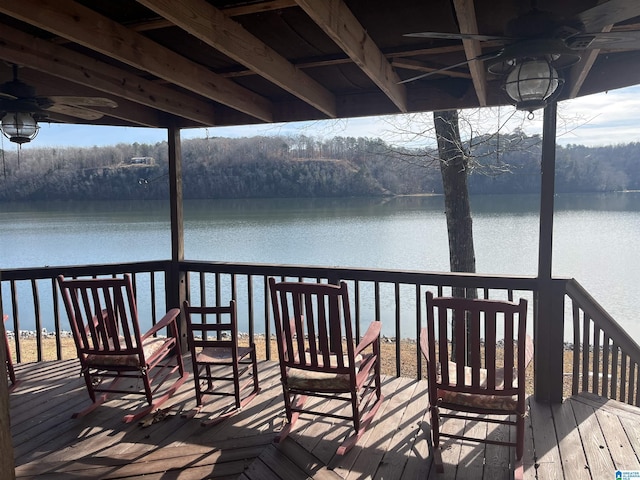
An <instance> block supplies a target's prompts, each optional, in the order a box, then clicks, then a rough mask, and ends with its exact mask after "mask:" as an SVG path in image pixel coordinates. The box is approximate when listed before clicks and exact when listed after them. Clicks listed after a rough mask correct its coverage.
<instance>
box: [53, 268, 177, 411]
mask: <svg viewBox="0 0 640 480" xmlns="http://www.w3.org/2000/svg"><path fill="white" fill-rule="evenodd" d="M58 286H59V287H60V292H61V293H62V299H63V300H64V305H65V308H66V311H67V316H68V317H69V324H70V326H71V332H72V333H73V339H74V341H75V344H76V349H77V352H78V359H79V360H80V366H81V372H82V375H83V376H84V380H85V384H86V386H87V392H88V394H89V397H90V398H91V402H92V403H91V405H89V406H88V407H87V408H85V409H84V410H82V411H80V412H77V413H75V414H74V415H73V416H74V417H81V416H83V415H86V414H88V413H90V412H91V411H93V410H94V409H95V408H97V407H98V406H99V405H101V404H102V403H104V402H105V401H106V400H107V399H108V396H109V395H110V394H113V393H138V394H140V395H144V397H145V398H146V400H147V403H148V406H147V407H144V408H141V409H139V410H138V412H137V413H135V414H129V415H125V417H124V419H123V420H124V421H125V422H132V421H135V420H138V419H140V418H142V417H144V416H145V415H147V414H148V413H150V412H151V411H153V410H154V409H157V408H158V407H159V406H160V405H162V404H163V403H164V402H165V401H166V400H168V399H169V398H170V397H171V396H172V395H173V394H174V393H175V392H176V391H177V390H178V388H180V386H181V385H182V384H183V383H184V381H185V380H186V379H187V377H188V373H187V372H186V371H185V369H184V365H183V362H182V353H181V351H180V344H179V342H178V338H179V334H178V326H177V322H176V318H177V317H178V315H180V309H178V308H172V309H170V310H169V311H168V312H167V313H166V314H165V315H164V317H162V319H160V321H159V322H158V323H156V324H155V325H153V326H152V327H151V328H150V329H149V330H148V331H147V332H146V333H145V334H144V335H141V332H140V327H139V323H138V310H137V307H136V302H135V296H134V292H133V287H132V284H131V277H130V276H129V275H124V276H123V277H122V278H97V279H79V280H67V279H65V278H64V277H63V276H62V275H60V276H59V277H58ZM165 333H166V335H165ZM171 377H175V378H174V380H173V382H171V380H170V379H171ZM124 382H129V384H128V385H123V383H124ZM140 383H141V384H142V386H143V387H144V391H140V390H138V391H136V388H137V387H138V386H139V384H140ZM163 384H164V385H165V386H166V388H163V389H162V390H160V388H161V387H162V386H163ZM98 394H99V395H98Z"/></svg>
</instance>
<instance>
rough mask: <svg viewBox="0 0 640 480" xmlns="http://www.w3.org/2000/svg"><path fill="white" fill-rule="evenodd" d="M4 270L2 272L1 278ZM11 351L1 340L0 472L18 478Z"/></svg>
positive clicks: (0, 335) (1, 333) (9, 478)
mask: <svg viewBox="0 0 640 480" xmlns="http://www.w3.org/2000/svg"><path fill="white" fill-rule="evenodd" d="M1 279H2V272H0V280H1ZM2 316H3V310H2V295H0V338H3V339H4V335H5V330H4V322H3V321H2ZM7 355H9V352H7V351H6V350H5V342H4V340H3V341H0V365H2V374H0V452H2V454H1V455H0V472H2V478H6V479H7V480H14V479H15V478H16V472H15V466H14V464H13V441H12V439H11V421H10V419H9V382H8V380H7V369H6V358H7Z"/></svg>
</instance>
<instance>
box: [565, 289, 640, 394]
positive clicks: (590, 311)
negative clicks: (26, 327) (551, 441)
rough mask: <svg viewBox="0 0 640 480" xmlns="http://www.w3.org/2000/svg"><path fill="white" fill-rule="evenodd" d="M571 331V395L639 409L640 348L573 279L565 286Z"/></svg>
mask: <svg viewBox="0 0 640 480" xmlns="http://www.w3.org/2000/svg"><path fill="white" fill-rule="evenodd" d="M566 297H567V298H568V300H569V302H568V306H569V308H570V312H571V325H572V330H573V344H572V347H573V348H572V351H573V355H572V357H573V358H572V371H571V372H570V376H571V393H572V394H576V393H578V392H591V393H595V394H597V395H600V396H603V397H606V398H612V399H614V400H619V401H621V402H625V403H629V404H631V405H637V406H640V347H639V346H638V344H637V343H636V341H635V340H633V339H632V338H631V336H630V335H629V334H628V333H627V332H626V331H625V330H624V329H623V328H622V327H621V326H620V325H619V324H618V323H617V322H616V321H615V320H614V319H613V318H612V317H611V315H609V314H608V313H607V312H606V310H605V309H604V308H602V306H600V304H598V302H596V300H595V299H594V298H593V297H591V295H589V293H588V292H587V291H586V290H585V289H584V288H583V287H582V286H581V285H580V284H579V283H578V282H577V281H575V280H570V281H568V282H567V284H566Z"/></svg>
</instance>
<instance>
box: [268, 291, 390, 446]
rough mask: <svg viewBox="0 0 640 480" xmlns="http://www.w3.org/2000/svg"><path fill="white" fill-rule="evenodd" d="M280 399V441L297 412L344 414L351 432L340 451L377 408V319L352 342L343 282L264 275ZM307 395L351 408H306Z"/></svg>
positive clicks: (360, 432)
mask: <svg viewBox="0 0 640 480" xmlns="http://www.w3.org/2000/svg"><path fill="white" fill-rule="evenodd" d="M269 288H270V291H271V301H272V305H273V312H274V320H275V328H276V336H277V342H278V355H279V358H280V372H281V380H282V388H283V391H284V404H285V411H286V415H287V420H288V422H289V423H288V424H287V425H286V426H285V427H284V429H283V430H282V431H281V432H280V435H279V436H278V437H277V438H276V442H280V441H282V440H284V438H286V436H287V435H288V434H289V433H290V431H291V430H292V429H293V427H294V425H295V423H296V421H297V419H298V417H299V415H300V414H301V413H309V414H314V415H321V416H327V417H332V418H338V419H348V420H351V421H352V422H353V428H354V430H355V433H354V434H353V435H351V436H350V437H348V438H347V439H346V440H345V441H344V442H343V443H342V445H341V446H340V447H339V448H338V450H337V452H336V453H337V454H338V455H344V454H345V453H346V452H347V451H349V450H350V449H351V448H352V447H353V446H354V445H355V444H356V443H357V441H358V439H360V437H362V435H363V434H364V432H365V430H366V428H367V427H368V426H369V424H370V423H371V421H372V420H373V418H374V416H375V414H376V412H377V411H378V409H379V408H380V405H381V404H382V401H383V398H384V397H383V396H382V392H381V388H380V322H379V321H374V322H372V323H371V325H370V326H369V328H368V330H367V331H366V333H365V334H364V337H363V338H362V340H361V341H360V343H359V344H358V345H357V346H356V345H354V337H353V331H352V325H351V314H350V310H349V296H348V291H347V284H346V283H345V282H341V283H340V285H339V286H338V285H330V284H321V283H303V282H280V283H276V281H275V279H273V278H269ZM309 396H314V397H321V398H324V399H326V400H341V401H343V402H347V403H348V404H350V406H351V409H350V410H351V414H350V415H347V414H334V413H328V412H327V411H319V410H313V409H309V408H305V402H306V400H307V398H308V397H309Z"/></svg>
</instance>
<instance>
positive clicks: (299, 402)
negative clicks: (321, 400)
mask: <svg viewBox="0 0 640 480" xmlns="http://www.w3.org/2000/svg"><path fill="white" fill-rule="evenodd" d="M285 395H288V393H286V394H285ZM307 398H308V397H307V396H306V395H299V396H297V397H296V403H295V405H294V406H293V407H291V401H290V400H289V401H287V399H286V397H285V410H286V412H287V419H288V423H287V424H286V425H285V426H284V427H283V428H282V430H281V431H280V433H279V434H278V436H276V438H274V439H273V442H274V443H281V442H283V441H284V439H285V438H287V436H288V435H289V433H291V430H293V427H294V425H295V424H296V422H297V421H298V417H299V416H300V412H298V411H293V408H295V409H296V410H297V409H302V407H304V404H305V402H306V401H307Z"/></svg>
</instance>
